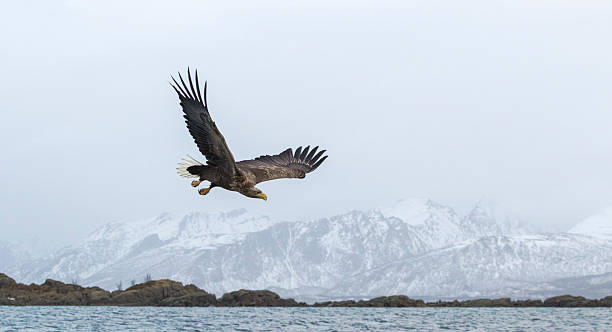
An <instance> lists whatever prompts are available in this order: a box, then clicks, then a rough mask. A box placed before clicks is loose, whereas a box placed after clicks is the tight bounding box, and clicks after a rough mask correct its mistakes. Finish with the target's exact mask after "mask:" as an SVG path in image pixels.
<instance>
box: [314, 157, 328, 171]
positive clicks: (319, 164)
mask: <svg viewBox="0 0 612 332" xmlns="http://www.w3.org/2000/svg"><path fill="white" fill-rule="evenodd" d="M325 159H327V156H325V157H323V158H321V160H319V161H318V162H317V163H316V164H314V165H312V167H311V168H310V171H311V172H312V171H314V170H315V169H317V168H318V167H319V166H321V164H322V163H323V162H324V161H325Z"/></svg>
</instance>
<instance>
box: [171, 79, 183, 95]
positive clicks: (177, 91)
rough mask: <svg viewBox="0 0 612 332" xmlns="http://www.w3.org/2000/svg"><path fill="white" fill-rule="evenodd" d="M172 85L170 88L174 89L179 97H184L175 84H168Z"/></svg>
mask: <svg viewBox="0 0 612 332" xmlns="http://www.w3.org/2000/svg"><path fill="white" fill-rule="evenodd" d="M168 83H169V84H170V86H171V87H172V88H173V89H174V91H176V93H177V94H178V95H179V97H182V95H181V93H180V92H179V90H178V89H177V88H176V87H175V86H174V84H172V83H170V82H168Z"/></svg>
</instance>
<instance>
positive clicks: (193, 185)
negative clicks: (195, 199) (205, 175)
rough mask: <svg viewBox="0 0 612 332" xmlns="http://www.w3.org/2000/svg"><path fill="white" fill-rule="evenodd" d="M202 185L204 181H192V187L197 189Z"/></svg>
mask: <svg viewBox="0 0 612 332" xmlns="http://www.w3.org/2000/svg"><path fill="white" fill-rule="evenodd" d="M200 183H202V181H200V180H193V181H191V186H192V187H194V188H195V187H197V186H199V185H200Z"/></svg>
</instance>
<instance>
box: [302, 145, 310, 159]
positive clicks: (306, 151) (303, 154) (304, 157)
mask: <svg viewBox="0 0 612 332" xmlns="http://www.w3.org/2000/svg"><path fill="white" fill-rule="evenodd" d="M308 151H310V145H309V146H307V147H306V148H305V149H304V151H302V154H301V155H300V160H301V161H304V159H306V156H307V155H308Z"/></svg>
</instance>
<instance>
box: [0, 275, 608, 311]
mask: <svg viewBox="0 0 612 332" xmlns="http://www.w3.org/2000/svg"><path fill="white" fill-rule="evenodd" d="M0 305H18V306H26V305H40V306H55V305H64V306H166V307H208V306H216V307H307V306H309V307H612V296H607V297H605V298H602V299H599V300H597V299H587V298H584V297H582V296H571V295H563V296H555V297H551V298H548V299H545V300H543V301H542V300H511V299H510V298H500V299H477V300H465V301H458V300H455V301H437V302H424V301H423V300H416V299H411V298H409V297H407V296H403V295H395V296H383V297H377V298H373V299H369V300H360V301H354V300H348V301H328V302H317V303H314V304H310V305H309V304H306V303H304V302H297V301H295V300H294V299H283V298H281V297H280V296H279V295H278V294H276V293H274V292H271V291H268V290H244V289H241V290H238V291H234V292H229V293H225V294H223V296H222V297H221V298H219V299H218V298H217V297H216V296H215V295H214V294H210V293H207V292H206V291H204V290H202V289H200V288H198V287H196V286H195V285H183V284H182V283H180V282H177V281H172V280H168V279H162V280H151V281H147V282H144V283H141V284H136V285H133V286H132V287H130V288H128V289H126V290H116V291H113V292H109V291H107V290H104V289H102V288H100V287H82V286H79V285H75V284H65V283H63V282H61V281H56V280H51V279H48V280H46V281H45V282H44V283H42V284H40V285H36V284H30V285H25V284H21V283H17V282H16V281H15V280H14V279H12V278H10V277H9V276H7V275H5V274H2V273H0Z"/></svg>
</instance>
